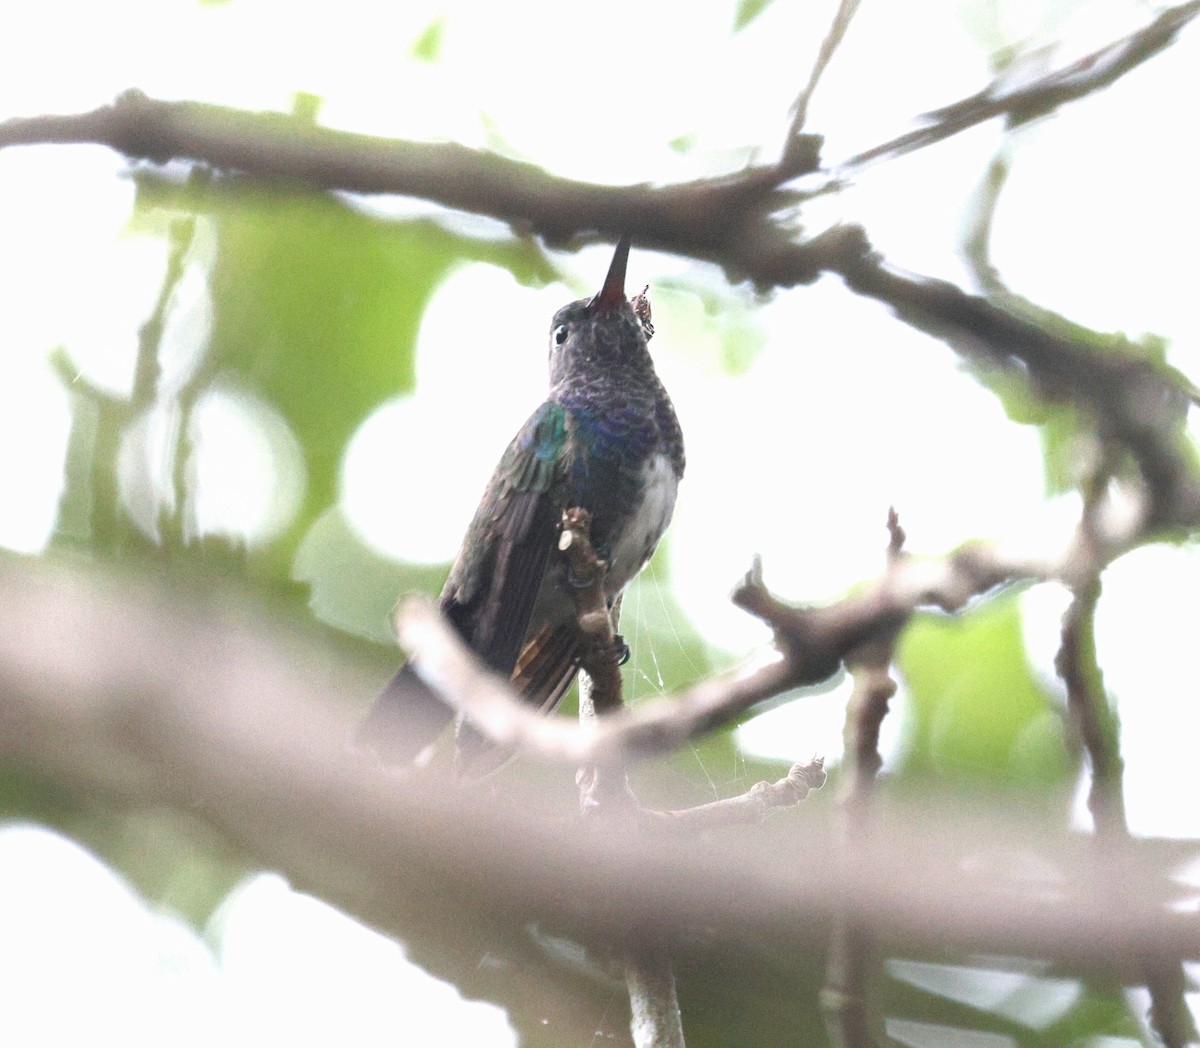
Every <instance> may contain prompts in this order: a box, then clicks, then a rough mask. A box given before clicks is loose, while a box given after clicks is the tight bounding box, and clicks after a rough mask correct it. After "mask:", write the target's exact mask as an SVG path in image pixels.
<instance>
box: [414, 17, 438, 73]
mask: <svg viewBox="0 0 1200 1048" xmlns="http://www.w3.org/2000/svg"><path fill="white" fill-rule="evenodd" d="M445 30H446V23H445V21H444V20H443V19H441V18H435V19H434V20H433V21H432V22H430V23H429V25H427V26H426V27H425V29H424V30H423V31H422V32H421V35H420V36H419V37H417V39H416V42H415V43H414V44H413V46H412V50H411V51H410V52H409V53H410V54H411V55H412V56H413V58H415V59H417V60H418V61H420V62H436V61H437V60H438V58H439V57H440V56H441V53H442V38H443V37H444V36H445Z"/></svg>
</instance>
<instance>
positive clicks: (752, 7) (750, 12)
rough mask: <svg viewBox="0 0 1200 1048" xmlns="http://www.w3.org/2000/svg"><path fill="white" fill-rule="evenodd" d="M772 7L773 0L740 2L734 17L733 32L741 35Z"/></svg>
mask: <svg viewBox="0 0 1200 1048" xmlns="http://www.w3.org/2000/svg"><path fill="white" fill-rule="evenodd" d="M770 6H771V0H738V6H737V11H736V13H735V14H734V16H733V31H734V32H735V33H740V32H741V31H742V30H743V29H745V28H746V26H748V25H749V24H750V23H751V22H753V21H754V20H755V19H756V18H757V17H758V16H759V15H761V14H762V13H763V12H764V11H765V10H766V9H767V8H768V7H770Z"/></svg>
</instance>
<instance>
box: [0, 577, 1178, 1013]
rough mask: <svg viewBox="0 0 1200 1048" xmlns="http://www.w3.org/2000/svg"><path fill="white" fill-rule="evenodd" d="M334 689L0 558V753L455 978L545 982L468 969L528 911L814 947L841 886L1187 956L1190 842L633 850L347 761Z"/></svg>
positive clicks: (1107, 960)
mask: <svg viewBox="0 0 1200 1048" xmlns="http://www.w3.org/2000/svg"><path fill="white" fill-rule="evenodd" d="M329 680H335V681H338V682H339V684H340V685H341V686H343V687H344V688H345V690H346V692H347V694H349V695H353V696H356V697H358V696H361V697H363V699H364V701H365V699H366V697H367V696H371V695H373V694H374V692H375V691H376V685H377V680H376V678H375V675H374V674H364V673H363V672H362V671H361V669H359V668H357V667H355V666H353V665H351V664H347V663H346V662H345V661H344V660H343V659H339V658H337V657H336V656H333V655H332V654H330V653H329V652H328V650H323V649H322V646H321V644H320V641H319V639H318V638H315V637H314V636H313V635H312V634H311V633H306V634H296V633H291V634H280V633H278V632H276V631H275V630H268V629H266V628H265V627H264V625H263V620H262V613H261V609H257V608H252V607H249V606H246V605H243V604H242V603H240V601H238V600H237V599H235V598H234V597H233V595H231V594H230V593H228V592H220V591H216V592H213V593H212V594H210V595H209V596H208V597H205V596H204V595H203V594H201V593H196V592H194V591H189V594H188V604H187V606H186V607H184V606H183V605H181V604H176V603H174V602H173V601H172V599H171V598H170V597H168V596H165V595H164V594H162V593H159V592H158V591H156V590H155V589H153V588H152V587H150V586H148V585H147V584H146V583H145V582H140V583H139V582H136V581H133V580H130V579H129V578H127V577H122V576H120V575H118V574H116V573H111V572H110V573H105V572H97V571H92V570H86V569H82V568H79V567H78V566H73V567H72V570H71V571H70V572H64V571H61V570H52V569H48V568H47V567H46V566H45V565H44V564H43V565H39V566H35V565H34V564H32V563H30V562H28V561H23V560H21V559H19V558H11V557H10V558H0V693H2V694H3V695H4V697H5V701H4V702H3V703H2V704H0V740H3V756H4V760H5V761H6V762H8V763H9V764H10V765H11V764H17V765H19V766H22V767H25V768H29V769H37V771H38V774H39V775H41V776H42V777H44V778H49V779H52V780H53V781H55V782H57V783H59V784H61V785H62V786H63V787H64V788H68V789H73V790H78V791H81V792H82V793H83V794H85V795H87V796H90V797H93V798H95V797H100V796H104V797H108V798H110V799H112V800H113V801H114V802H124V803H127V804H136V805H142V806H144V805H145V804H147V803H152V804H155V805H160V806H167V807H171V808H173V809H175V810H178V811H180V812H183V813H189V814H191V815H193V816H195V815H200V816H202V817H204V818H206V819H207V820H209V821H210V822H212V823H213V824H214V825H216V826H218V827H219V828H221V829H222V830H223V831H224V832H225V833H226V834H227V835H228V836H230V837H231V838H232V839H234V840H236V841H238V842H239V843H241V844H242V845H243V846H244V847H245V848H246V849H247V850H248V851H249V852H250V853H251V854H252V855H254V856H255V857H256V859H257V861H259V862H260V863H262V864H263V865H265V866H266V867H268V868H276V869H280V870H283V871H284V872H285V873H287V874H288V876H289V877H290V878H291V879H292V880H293V882H294V883H296V884H297V885H298V886H299V887H301V888H303V889H305V890H311V891H314V892H315V893H317V894H318V895H320V896H321V897H323V898H326V899H328V900H330V901H331V902H332V903H334V904H335V905H340V906H342V907H343V908H346V909H348V910H350V911H351V912H354V913H357V914H359V915H360V916H363V917H365V918H366V919H368V920H369V921H370V922H372V923H374V924H376V925H377V926H379V927H381V928H384V929H387V930H389V931H392V932H395V933H398V934H401V935H404V936H407V937H409V939H410V941H411V942H416V943H419V944H420V950H419V951H417V953H422V952H426V953H427V952H433V953H435V954H437V961H436V963H435V964H434V967H435V968H436V969H438V970H443V971H444V970H445V969H446V968H447V967H448V966H452V967H453V966H456V970H455V978H456V979H457V978H461V979H462V980H463V981H462V983H460V985H462V986H463V988H464V992H467V993H472V992H478V993H482V992H485V991H486V992H487V993H496V992H509V991H502V990H501V989H498V988H497V987H496V985H495V984H496V983H497V982H505V981H508V982H511V981H513V980H514V979H516V980H517V982H519V983H520V985H521V986H522V988H523V990H524V991H527V992H528V993H530V994H533V995H539V994H542V995H544V994H547V993H549V994H551V995H553V993H554V992H555V990H556V987H555V986H553V985H548V986H544V987H539V979H538V977H536V976H535V977H531V978H530V979H528V980H526V979H523V978H521V977H520V976H519V973H518V974H514V972H513V970H512V969H509V968H506V969H505V970H504V972H503V977H502V978H500V977H499V976H495V975H489V974H488V973H487V972H486V971H484V970H482V969H480V966H479V964H478V959H479V956H480V955H481V952H483V951H484V950H486V949H487V945H486V944H488V943H492V944H493V945H494V938H495V936H497V935H500V936H503V935H506V934H507V935H508V936H509V937H510V938H512V937H514V936H515V939H514V941H516V942H521V941H525V940H526V936H525V931H524V929H525V927H526V924H527V923H528V921H530V920H532V919H537V920H541V921H552V922H555V923H556V924H558V925H560V926H562V927H563V928H564V929H568V930H570V931H571V932H572V933H573V934H579V935H582V936H586V937H589V938H591V939H594V940H596V941H600V942H611V943H614V944H621V943H624V944H626V945H628V944H629V943H631V942H632V943H642V944H645V945H649V946H653V945H654V944H655V943H656V942H657V941H660V940H661V939H665V940H666V941H668V942H669V943H670V944H671V949H672V950H673V951H682V952H683V953H687V952H688V951H689V950H691V949H695V948H696V944H695V940H694V939H689V938H688V935H687V929H689V928H692V927H695V926H702V927H704V928H705V929H706V941H707V942H708V943H710V944H712V943H725V944H728V945H730V946H732V945H733V944H737V943H754V944H755V945H756V947H758V948H761V949H771V948H775V947H779V948H781V949H812V948H813V947H814V946H815V945H816V943H817V942H818V941H819V940H820V938H821V937H822V935H823V934H824V929H825V927H826V922H827V921H828V920H829V918H830V917H831V916H832V914H833V913H834V912H835V910H836V908H837V906H839V905H840V904H841V901H842V900H845V899H847V898H849V899H853V900H854V904H855V909H856V913H858V914H859V916H860V917H861V918H862V919H863V920H865V921H869V922H870V924H871V926H872V927H874V928H875V929H876V930H877V932H878V933H879V934H880V935H891V936H897V937H903V938H905V939H906V940H908V941H915V942H921V943H926V944H929V945H931V946H933V945H951V944H953V945H956V946H959V947H962V948H968V949H978V950H984V951H987V952H996V953H1000V952H1012V953H1027V954H1031V955H1035V956H1048V957H1051V958H1056V959H1060V960H1064V961H1068V962H1071V963H1087V964H1092V965H1097V966H1100V967H1103V968H1106V969H1108V970H1110V971H1114V972H1118V973H1120V974H1121V975H1122V976H1124V975H1132V974H1133V973H1134V972H1135V971H1136V970H1137V965H1136V963H1135V959H1136V957H1143V956H1154V957H1160V958H1167V959H1175V960H1177V959H1179V958H1197V957H1200V918H1197V916H1196V915H1195V914H1194V913H1189V912H1183V911H1180V910H1174V909H1171V908H1168V907H1167V906H1166V905H1164V904H1165V903H1167V902H1169V901H1171V900H1172V899H1174V898H1175V896H1176V894H1177V889H1176V888H1175V887H1173V886H1172V882H1171V881H1170V880H1169V876H1168V875H1169V874H1170V873H1172V872H1173V870H1174V869H1175V868H1176V866H1177V864H1178V863H1179V862H1181V861H1183V859H1184V857H1185V856H1186V855H1187V854H1188V853H1189V851H1190V849H1191V845H1190V844H1189V845H1187V846H1184V847H1181V846H1179V845H1178V844H1173V843H1171V842H1146V841H1137V842H1132V841H1130V842H1124V843H1122V842H1115V843H1114V845H1113V847H1112V851H1111V852H1110V853H1109V859H1110V860H1111V861H1110V863H1107V864H1105V865H1104V866H1103V867H1101V868H1097V866H1096V865H1095V864H1094V856H1093V855H1092V854H1091V851H1090V849H1089V848H1087V847H1086V846H1085V845H1086V843H1087V842H1085V841H1079V840H1076V839H1073V838H1070V837H1067V836H1065V835H1064V834H1063V833H1062V832H1061V831H1059V830H1056V829H1052V830H1046V829H1045V828H1039V827H1036V826H1031V825H1029V824H1028V823H1019V824H1013V823H1011V822H1006V821H1005V819H1004V815H1005V813H1006V812H1007V814H1009V815H1012V814H1014V813H1012V812H1011V809H1005V808H997V809H996V810H994V811H989V810H987V809H986V808H984V807H979V806H976V807H973V808H972V809H971V810H970V811H969V812H963V813H962V814H961V818H960V817H958V816H956V815H955V814H954V812H953V810H952V809H951V808H950V807H948V806H945V805H941V806H939V807H938V809H937V811H936V813H930V811H929V810H928V809H927V808H925V809H922V810H921V811H915V812H913V813H912V814H911V815H907V816H906V815H903V814H902V813H900V812H897V813H895V814H894V815H893V814H889V818H888V819H887V820H882V819H881V820H878V822H877V824H876V826H875V830H874V833H873V834H872V838H871V840H870V842H869V844H867V846H866V847H865V848H864V858H865V861H864V862H863V863H861V864H856V865H855V866H854V867H853V868H845V869H842V868H837V867H836V864H829V863H820V862H817V863H814V862H813V861H811V860H812V856H813V855H814V854H822V853H824V852H825V851H827V849H828V847H829V843H828V842H827V841H825V840H823V839H821V837H820V834H819V832H818V833H817V835H816V836H813V835H805V837H804V839H803V840H796V839H794V838H793V837H792V835H785V834H776V835H769V837H768V838H767V839H766V841H765V843H764V844H763V847H762V851H761V854H757V855H756V861H755V862H754V863H746V862H745V861H744V856H743V855H742V854H741V853H740V852H737V851H736V850H726V849H716V848H713V849H695V848H691V847H685V848H680V845H679V842H678V840H672V839H671V836H670V835H661V836H659V835H650V836H647V837H639V838H638V839H637V840H636V841H629V840H626V839H624V838H622V837H621V836H616V837H614V836H613V835H611V834H605V833H603V832H599V833H593V832H590V830H589V828H588V826H587V823H588V822H589V821H590V820H584V825H582V826H567V827H564V826H563V824H562V823H561V822H554V823H543V822H541V821H540V820H539V819H538V818H537V817H536V812H538V811H539V810H541V809H542V804H541V803H540V802H539V796H540V794H539V793H538V792H537V790H536V788H535V789H534V790H532V791H525V790H523V789H522V788H521V786H520V784H519V783H518V782H514V783H513V789H512V793H511V803H499V802H496V801H489V800H488V799H486V798H483V797H480V796H478V795H477V794H469V793H464V792H461V791H458V792H453V793H449V794H448V793H447V792H446V791H445V789H444V787H443V786H441V785H439V784H433V783H426V782H424V781H423V780H421V779H420V778H419V777H416V778H414V777H409V778H407V779H404V780H396V779H393V778H390V777H387V776H384V775H381V774H380V773H379V772H378V771H377V770H376V769H375V768H374V766H373V765H371V764H369V763H368V762H363V761H358V760H355V759H353V758H352V756H351V755H350V754H349V753H348V752H347V749H346V745H345V740H346V739H347V738H349V736H350V729H351V725H352V722H353V721H354V719H355V716H354V713H353V711H352V710H351V709H349V708H341V709H339V708H337V707H335V706H331V705H330V703H329V686H328V683H327V682H328V681H329ZM1014 856H1015V857H1017V858H1014ZM1031 869H1038V870H1045V871H1047V876H1048V877H1049V878H1050V880H1048V881H1045V882H1043V881H1042V880H1040V879H1035V880H1032V881H1031V880H1029V871H1030V870H1031ZM1117 897H1119V898H1120V899H1121V900H1122V904H1121V906H1119V907H1115V906H1113V905H1112V899H1113V898H1117ZM448 929H453V934H450V933H449V932H448V931H447V930H448ZM1114 942H1116V943H1121V944H1122V947H1123V948H1122V949H1121V950H1114V949H1113V946H1112V944H1113V943H1114ZM418 959H422V958H420V957H418Z"/></svg>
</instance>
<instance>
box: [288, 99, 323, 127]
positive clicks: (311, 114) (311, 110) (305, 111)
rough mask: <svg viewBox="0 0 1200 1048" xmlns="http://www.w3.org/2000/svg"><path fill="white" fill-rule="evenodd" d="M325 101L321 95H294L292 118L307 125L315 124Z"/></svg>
mask: <svg viewBox="0 0 1200 1048" xmlns="http://www.w3.org/2000/svg"><path fill="white" fill-rule="evenodd" d="M324 101H325V100H324V99H323V98H322V97H321V96H320V95H314V94H311V93H310V92H308V91H297V92H296V93H295V94H294V95H292V116H294V117H297V118H299V119H300V120H303V121H304V122H305V123H308V124H315V123H316V122H317V117H318V116H319V115H320V113H321V105H322V104H323V103H324Z"/></svg>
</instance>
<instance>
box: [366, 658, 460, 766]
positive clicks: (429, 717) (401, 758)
mask: <svg viewBox="0 0 1200 1048" xmlns="http://www.w3.org/2000/svg"><path fill="white" fill-rule="evenodd" d="M452 716H453V712H452V711H451V709H450V707H449V706H447V705H446V704H445V703H444V702H442V701H441V699H439V698H438V697H437V696H436V695H435V694H434V693H433V691H432V690H431V689H430V687H429V686H428V685H427V684H426V683H425V682H424V681H423V680H421V678H420V677H418V676H417V673H416V671H415V670H414V669H413V668H412V667H411V666H408V665H405V666H401V667H400V669H399V670H397V671H396V675H395V676H394V677H393V678H392V679H391V681H390V682H389V683H388V686H387V687H386V688H384V690H383V694H382V695H380V696H379V698H377V699H376V700H375V705H374V706H372V707H371V710H370V712H369V713H368V714H367V716H366V718H365V719H364V720H363V722H362V724H361V725H359V728H358V734H357V735H356V736H355V740H354V741H355V744H356V745H357V746H359V747H361V748H363V749H369V750H374V751H375V753H376V754H377V755H378V757H379V759H380V760H381V761H382V762H383V763H384V764H387V765H393V766H399V765H404V764H411V763H412V762H413V760H415V759H416V757H417V755H418V754H419V753H420V752H421V751H422V750H423V749H425V747H426V746H428V745H429V744H430V743H431V742H433V741H434V739H436V738H437V737H438V736H439V735H440V734H441V733H442V731H443V729H444V728H445V727H446V725H447V724H448V723H450V719H451V717H452Z"/></svg>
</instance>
